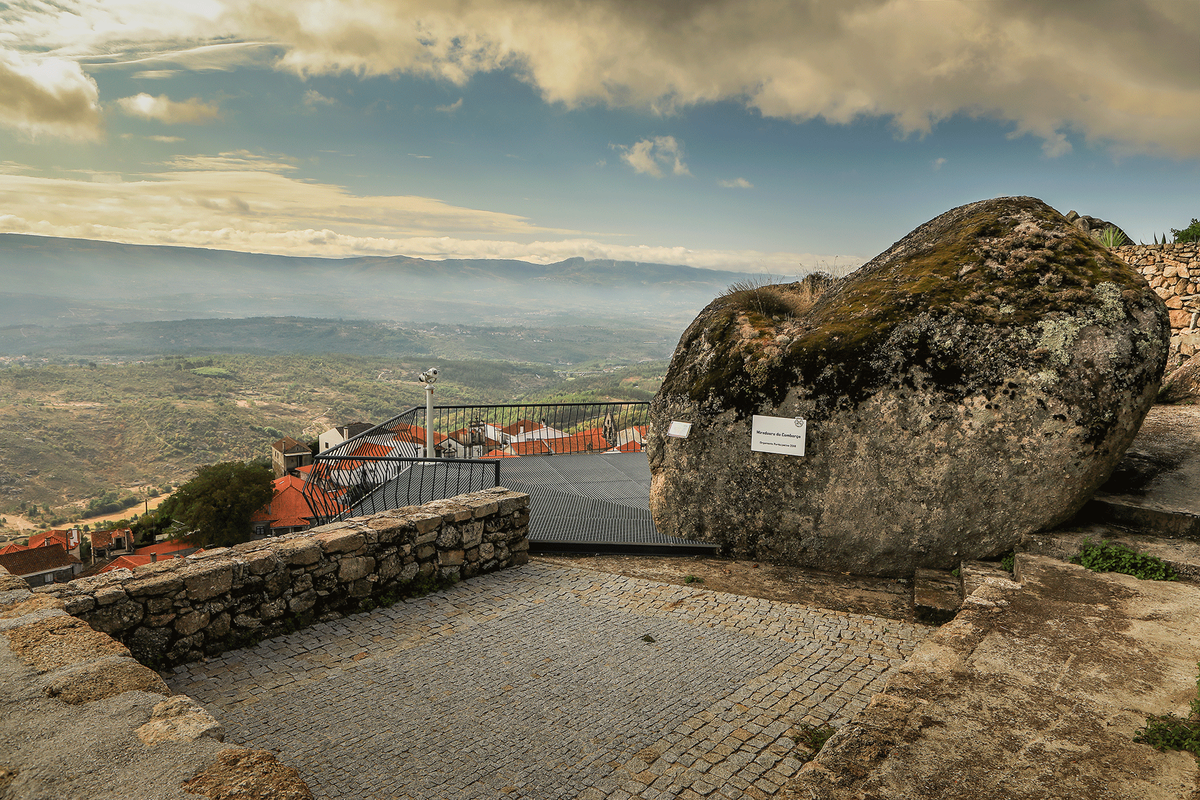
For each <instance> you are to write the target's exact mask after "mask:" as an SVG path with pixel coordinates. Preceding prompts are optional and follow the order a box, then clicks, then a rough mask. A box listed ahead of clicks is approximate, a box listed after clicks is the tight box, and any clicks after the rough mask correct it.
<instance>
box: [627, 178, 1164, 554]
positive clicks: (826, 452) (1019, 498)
mask: <svg viewBox="0 0 1200 800" xmlns="http://www.w3.org/2000/svg"><path fill="white" fill-rule="evenodd" d="M825 286H827V287H828V288H825V289H824V291H823V292H822V288H823V287H825ZM1168 336H1169V329H1168V326H1167V313H1166V308H1165V307H1164V306H1163V303H1162V300H1160V299H1159V298H1158V296H1157V295H1155V294H1154V292H1153V291H1151V290H1150V288H1149V286H1148V285H1147V284H1146V282H1145V281H1144V280H1143V279H1142V278H1141V276H1140V275H1139V274H1137V273H1136V272H1135V271H1134V270H1133V269H1132V268H1130V267H1129V266H1128V265H1127V264H1126V263H1125V262H1123V261H1121V260H1120V259H1119V258H1117V257H1115V256H1113V255H1112V254H1111V253H1110V252H1109V251H1108V250H1106V249H1105V248H1103V247H1101V246H1099V245H1098V244H1097V243H1095V242H1094V241H1093V240H1092V239H1091V238H1090V237H1088V236H1087V235H1086V234H1084V233H1083V232H1082V231H1080V230H1079V229H1078V228H1076V227H1075V226H1073V225H1071V224H1070V223H1069V222H1067V220H1066V219H1064V218H1063V217H1062V216H1061V215H1060V214H1059V213H1058V212H1056V211H1055V210H1054V209H1052V208H1050V207H1049V206H1047V205H1046V204H1044V203H1042V202H1041V201H1040V200H1037V199H1035V198H1029V197H1014V198H999V199H995V200H986V201H982V202H979V203H972V204H970V205H966V206H961V207H959V208H956V209H953V210H951V211H948V212H946V213H945V214H942V215H941V216H939V217H937V218H936V219H934V220H931V221H930V222H927V223H926V224H924V225H922V226H921V227H919V228H917V229H916V230H915V231H913V232H912V233H910V234H909V235H908V236H906V237H905V238H904V239H902V240H901V241H899V242H897V243H896V244H895V245H893V246H892V247H891V248H889V249H888V250H887V251H886V252H884V253H883V254H881V255H879V256H878V257H876V258H875V259H873V260H872V261H871V262H870V263H868V264H866V265H865V266H863V267H862V268H860V269H859V270H857V271H856V272H854V273H853V274H852V275H850V276H849V277H847V278H845V279H843V280H841V281H838V282H834V283H831V282H830V281H829V280H828V279H817V278H812V279H806V282H804V283H802V284H791V285H786V286H774V287H761V288H758V289H754V288H748V289H743V290H742V291H733V292H730V293H729V294H727V295H725V296H722V297H720V298H718V299H717V300H715V301H713V302H712V303H711V304H710V305H709V306H708V307H707V308H706V309H705V310H704V311H703V312H701V313H700V315H699V316H698V317H697V318H696V320H695V321H694V322H693V323H692V324H691V326H690V327H689V328H688V329H687V331H686V332H685V333H684V335H683V337H682V339H681V340H680V343H679V346H678V348H677V349H676V351H675V356H674V358H673V360H672V362H671V366H670V369H669V371H668V373H667V377H666V380H665V381H664V383H663V386H662V389H661V390H660V391H659V393H658V395H657V396H656V397H655V399H654V402H653V404H652V406H651V424H650V432H649V437H648V441H647V451H648V455H649V458H650V469H651V472H652V474H653V481H652V485H651V491H650V508H651V511H652V513H653V516H654V522H655V525H656V526H657V527H658V529H659V530H660V531H662V532H664V533H669V534H673V535H675V536H681V537H684V538H688V539H698V540H702V541H708V542H717V543H719V544H721V545H722V546H723V549H724V551H725V552H726V553H728V554H731V555H736V556H738V557H751V558H762V559H767V560H772V561H776V562H781V563H788V564H794V565H800V566H810V567H815V568H818V569H825V570H840V571H851V572H855V573H860V574H875V575H909V574H912V572H913V571H914V570H915V569H916V568H918V567H934V568H949V567H951V566H953V565H955V564H956V563H957V562H958V560H960V559H978V558H989V557H994V556H997V555H1000V554H1001V553H1003V552H1005V551H1007V550H1009V549H1010V548H1011V547H1012V546H1013V545H1014V544H1015V543H1016V541H1017V540H1018V539H1019V538H1020V537H1021V536H1022V535H1023V534H1026V533H1030V532H1033V531H1036V530H1039V529H1042V528H1045V527H1048V526H1052V525H1055V524H1057V523H1060V522H1062V521H1064V520H1066V519H1068V518H1070V517H1071V516H1072V515H1073V514H1074V513H1075V512H1076V511H1077V510H1078V509H1079V507H1080V506H1081V505H1082V504H1083V503H1084V502H1085V501H1086V500H1087V499H1088V498H1089V497H1090V496H1091V494H1092V493H1093V492H1094V491H1095V489H1096V488H1097V487H1099V486H1100V485H1101V484H1102V483H1103V482H1104V480H1105V479H1106V477H1107V476H1108V475H1109V473H1110V472H1111V471H1112V469H1113V467H1114V466H1115V465H1116V463H1117V461H1118V459H1119V458H1120V457H1121V455H1122V453H1123V452H1124V451H1125V448H1126V447H1128V445H1129V443H1130V441H1131V440H1132V439H1133V436H1134V434H1135V433H1136V432H1137V430H1138V427H1139V426H1140V425H1141V422H1142V419H1143V417H1144V416H1145V414H1146V412H1147V411H1148V409H1149V408H1150V405H1151V404H1152V403H1153V401H1154V397H1155V394H1156V393H1157V391H1158V387H1159V381H1160V380H1161V377H1162V371H1163V365H1164V363H1165V360H1166V356H1167V348H1168V341H1169V340H1168ZM756 414H761V415H767V416H775V417H784V418H795V417H803V418H805V419H806V420H807V421H808V428H807V452H806V455H805V456H802V457H796V456H792V455H781V454H776V453H761V452H753V451H751V449H750V440H751V420H752V416H753V415H756ZM672 421H682V422H690V423H692V428H691V431H690V434H689V435H688V437H687V438H671V437H667V436H666V435H665V434H666V432H667V429H668V426H669V424H670V423H671V422H672Z"/></svg>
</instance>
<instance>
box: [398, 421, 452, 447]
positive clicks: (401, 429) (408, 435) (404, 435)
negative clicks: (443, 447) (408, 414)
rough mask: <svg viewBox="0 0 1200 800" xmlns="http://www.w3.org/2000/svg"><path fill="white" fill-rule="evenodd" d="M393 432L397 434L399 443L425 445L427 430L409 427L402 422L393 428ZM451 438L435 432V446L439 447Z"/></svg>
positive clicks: (414, 426) (413, 426)
mask: <svg viewBox="0 0 1200 800" xmlns="http://www.w3.org/2000/svg"><path fill="white" fill-rule="evenodd" d="M392 432H393V433H395V434H396V441H398V442H412V443H413V444H422V445H423V444H425V429H424V428H418V427H417V426H416V425H409V424H408V423H405V422H401V423H398V424H396V425H393V426H392ZM448 438H450V437H448V436H446V434H444V433H439V432H437V431H434V432H433V446H434V447H437V446H438V445H439V444H441V443H442V442H444V441H446V439H448Z"/></svg>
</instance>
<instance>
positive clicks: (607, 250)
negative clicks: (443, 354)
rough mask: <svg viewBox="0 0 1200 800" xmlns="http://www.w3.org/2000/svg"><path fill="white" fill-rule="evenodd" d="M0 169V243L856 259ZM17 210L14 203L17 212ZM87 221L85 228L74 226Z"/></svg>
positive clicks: (398, 200) (234, 168)
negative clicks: (35, 238) (12, 236)
mask: <svg viewBox="0 0 1200 800" xmlns="http://www.w3.org/2000/svg"><path fill="white" fill-rule="evenodd" d="M15 166H16V167H17V168H16V169H7V167H8V165H7V164H0V208H4V209H17V208H19V209H20V211H19V212H17V213H11V214H3V215H0V232H8V233H34V234H39V235H44V236H62V237H75V238H86V239H102V240H106V241H117V242H126V243H130V244H169V245H188V246H193V247H214V248H222V249H228V250H240V251H244V252H255V253H276V254H280V255H304V256H314V255H315V256H328V257H339V256H351V255H410V256H417V257H422V258H430V259H443V258H514V259H523V260H528V261H534V262H537V263H542V264H546V263H552V262H556V261H561V260H563V259H567V258H575V257H582V258H598V259H619V260H628V261H644V262H658V263H667V264H685V265H690V266H696V267H708V268H712V269H730V270H739V271H746V272H754V273H763V272H767V273H771V274H776V275H783V276H792V275H797V274H800V273H802V272H805V271H807V270H809V269H815V268H825V269H830V268H832V269H834V270H835V271H837V270H841V271H844V270H846V269H848V268H851V267H854V266H858V265H859V264H861V263H862V260H861V259H855V258H847V257H845V256H818V255H813V254H808V253H785V252H774V253H767V252H759V251H753V250H693V249H689V248H684V247H670V246H647V245H628V244H613V243H610V242H603V241H598V240H596V239H594V238H583V237H580V236H579V234H578V232H576V231H563V230H556V229H548V228H544V227H539V226H537V225H534V224H533V223H531V222H530V221H529V220H527V219H525V218H524V217H520V216H516V215H513V214H501V213H496V212H491V211H481V210H477V209H471V208H463V207H460V206H453V205H450V204H448V203H444V202H442V201H440V200H437V199H433V198H428V197H417V196H408V195H387V196H358V195H353V194H350V193H349V192H347V191H346V190H345V189H344V188H342V187H340V186H334V185H330V184H321V183H314V182H311V181H301V180H296V179H294V178H291V177H290V176H288V175H286V174H284V173H285V172H286V171H287V168H288V165H287V164H285V163H284V162H282V161H281V160H279V159H277V158H275V157H272V156H254V155H252V154H247V153H226V154H221V155H218V156H210V157H189V158H178V159H176V160H175V161H173V162H172V163H171V164H169V165H168V166H167V168H166V169H165V170H164V171H161V172H157V173H153V174H149V175H142V176H125V179H124V180H121V181H119V182H112V183H98V182H97V181H99V180H104V179H105V176H102V175H97V174H93V173H87V174H85V175H84V176H83V177H82V178H80V179H73V180H67V179H62V178H46V177H39V176H35V175H29V174H25V173H23V172H22V171H20V165H15ZM18 201H19V202H18ZM80 220H87V222H80Z"/></svg>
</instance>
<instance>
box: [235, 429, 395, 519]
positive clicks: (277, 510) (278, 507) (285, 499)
mask: <svg viewBox="0 0 1200 800" xmlns="http://www.w3.org/2000/svg"><path fill="white" fill-rule="evenodd" d="M363 447H378V445H363ZM360 449H361V448H360ZM310 491H318V492H319V491H320V490H319V489H316V488H315V487H314V488H313V489H311V490H310ZM326 497H327V501H326V502H327V503H328V504H329V507H330V508H335V509H338V510H340V509H341V505H340V504H339V503H338V502H337V501H336V500H334V499H333V497H332V496H330V495H326ZM314 517H315V515H314V514H313V512H312V509H311V508H309V507H308V501H307V500H305V499H304V479H303V478H299V477H296V476H295V475H284V476H283V477H281V478H276V479H275V496H274V497H272V498H271V502H269V503H267V504H266V505H265V506H263V507H262V508H260V509H259V510H258V511H255V512H254V514H253V515H252V516H251V517H250V521H251V522H266V523H269V524H270V526H271V527H272V528H304V527H308V526H309V525H312V524H313V518H314Z"/></svg>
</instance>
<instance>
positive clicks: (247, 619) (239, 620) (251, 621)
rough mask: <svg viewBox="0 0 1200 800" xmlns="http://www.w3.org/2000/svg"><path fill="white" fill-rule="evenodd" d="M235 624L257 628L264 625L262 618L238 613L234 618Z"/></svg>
mask: <svg viewBox="0 0 1200 800" xmlns="http://www.w3.org/2000/svg"><path fill="white" fill-rule="evenodd" d="M233 624H234V626H236V627H238V628H244V629H246V630H255V629H256V628H261V627H262V620H260V619H259V618H258V617H252V616H250V615H249V614H238V615H237V616H235V617H234V618H233Z"/></svg>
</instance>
